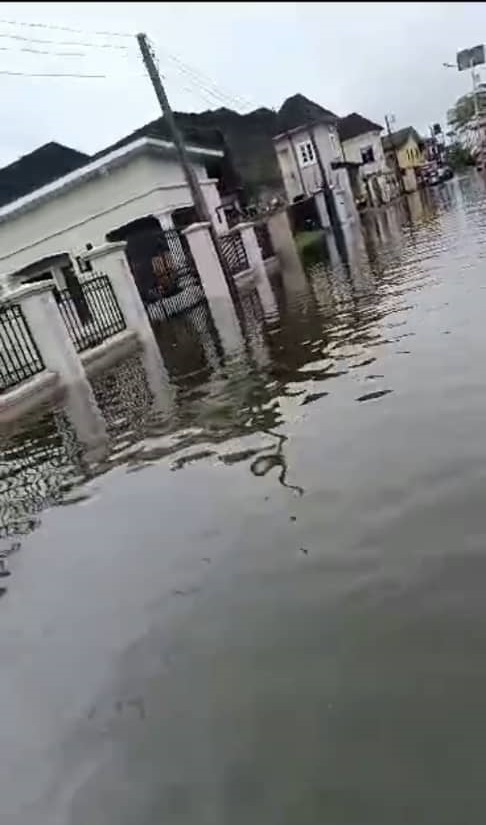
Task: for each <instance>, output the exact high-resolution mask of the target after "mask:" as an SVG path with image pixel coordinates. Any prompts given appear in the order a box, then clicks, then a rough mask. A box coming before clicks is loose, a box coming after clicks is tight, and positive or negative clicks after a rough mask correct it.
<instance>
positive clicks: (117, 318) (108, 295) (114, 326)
mask: <svg viewBox="0 0 486 825" xmlns="http://www.w3.org/2000/svg"><path fill="white" fill-rule="evenodd" d="M81 290H82V303H81V304H79V303H78V305H77V306H76V301H75V300H74V299H73V297H72V296H71V293H70V292H69V290H67V289H62V290H59V291H58V292H57V301H58V305H59V311H60V313H61V315H62V318H63V320H64V323H65V324H66V328H67V330H68V332H69V335H70V337H71V340H72V341H73V343H74V346H75V347H76V350H77V351H78V352H83V351H84V350H87V349H90V348H91V347H94V346H96V345H97V344H101V343H102V342H103V341H105V340H106V339H107V338H110V337H111V336H112V335H115V334H116V333H117V332H122V331H123V330H124V329H125V327H126V324H125V319H124V317H123V314H122V312H121V310H120V307H119V306H118V301H117V300H116V297H115V294H114V292H113V289H112V286H111V284H110V280H109V278H108V277H107V275H97V276H96V277H94V278H91V279H90V280H89V281H85V282H84V283H82V284H81Z"/></svg>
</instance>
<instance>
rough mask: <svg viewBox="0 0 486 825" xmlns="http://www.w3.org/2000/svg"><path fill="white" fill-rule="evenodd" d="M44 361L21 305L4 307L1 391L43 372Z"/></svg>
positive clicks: (1, 310) (0, 341)
mask: <svg viewBox="0 0 486 825" xmlns="http://www.w3.org/2000/svg"><path fill="white" fill-rule="evenodd" d="M43 369H44V363H43V361H42V358H41V356H40V353H39V350H38V349H37V346H36V344H35V341H34V339H33V337H32V333H31V331H30V329H29V326H28V324H27V321H26V320H25V318H24V314H23V312H22V309H21V307H20V306H19V305H18V304H11V305H9V306H5V307H2V308H0V393H2V392H5V391H6V390H9V389H11V388H12V387H15V386H16V385H17V384H20V383H21V382H22V381H25V380H27V379H28V378H32V377H33V376H34V375H37V373H39V372H42V370H43Z"/></svg>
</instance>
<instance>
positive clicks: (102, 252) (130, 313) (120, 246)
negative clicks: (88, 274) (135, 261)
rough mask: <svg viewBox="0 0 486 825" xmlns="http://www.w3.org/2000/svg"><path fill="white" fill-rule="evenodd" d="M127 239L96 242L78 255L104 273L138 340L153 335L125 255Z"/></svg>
mask: <svg viewBox="0 0 486 825" xmlns="http://www.w3.org/2000/svg"><path fill="white" fill-rule="evenodd" d="M126 245H127V244H126V241H117V242H115V243H105V244H102V245H101V246H96V247H94V248H93V249H90V250H88V251H86V252H83V254H82V255H81V257H82V258H83V260H86V261H90V262H91V263H92V264H93V269H94V270H98V269H99V271H100V273H102V274H104V275H107V276H108V278H109V280H110V284H111V285H112V287H113V292H114V293H115V296H116V299H117V301H118V304H119V306H120V309H121V311H122V313H123V316H124V318H125V322H126V325H127V329H131V330H133V331H134V332H135V333H136V334H137V335H138V337H139V338H140V340H142V341H147V340H149V341H150V340H151V339H153V337H154V335H153V332H152V327H151V325H150V321H149V319H148V317H147V313H146V311H145V307H144V305H143V301H142V299H141V297H140V293H139V291H138V288H137V285H136V283H135V279H134V277H133V275H132V273H131V271H130V267H129V265H128V261H127V258H126V255H125V249H126Z"/></svg>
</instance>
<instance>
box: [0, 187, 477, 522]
mask: <svg viewBox="0 0 486 825" xmlns="http://www.w3.org/2000/svg"><path fill="white" fill-rule="evenodd" d="M458 191H459V192H460V195H458V194H457V193H458ZM477 192H478V184H477V182H475V181H473V182H471V181H466V182H457V181H453V182H452V184H450V185H448V187H447V189H444V188H442V189H441V190H437V192H434V193H414V194H413V195H411V196H408V197H407V198H406V199H404V200H402V201H401V202H399V203H396V204H391V205H390V206H389V207H388V208H386V209H382V210H377V211H376V212H374V213H371V214H367V215H366V216H365V217H364V219H363V221H362V223H361V224H357V225H353V226H351V227H347V228H346V231H345V233H344V241H345V245H346V251H345V254H344V256H343V255H339V254H338V252H337V249H336V248H335V244H333V240H332V236H329V235H327V236H323V237H322V239H321V240H320V241H319V245H318V246H317V252H316V255H315V256H314V257H313V256H312V255H311V256H310V257H307V258H306V261H305V265H303V264H302V262H301V260H300V259H299V257H298V255H297V253H295V255H294V254H293V253H292V254H290V251H288V250H287V253H286V254H287V261H286V263H287V265H286V267H285V269H284V270H283V271H282V272H281V273H280V274H279V277H278V278H277V279H274V280H273V284H272V295H273V294H274V293H275V296H276V301H273V300H272V301H271V302H270V303H271V306H270V304H267V305H265V297H266V298H268V294H266V295H265V296H263V298H264V301H263V303H262V294H261V289H259V288H258V285H255V284H253V285H252V284H251V283H250V284H247V285H243V286H242V287H241V308H242V313H243V318H242V321H243V323H242V325H241V324H240V323H239V322H238V320H237V319H236V315H235V313H234V312H233V311H229V310H228V306H227V305H226V304H225V306H221V308H220V309H221V311H220V312H219V313H217V316H218V317H217V318H215V315H214V307H212V309H211V312H210V311H209V309H208V307H206V306H205V305H201V306H199V307H196V308H194V309H193V310H191V311H190V312H188V313H186V314H184V315H182V316H179V317H177V318H174V319H173V320H172V321H171V322H170V323H161V324H158V325H156V326H155V329H154V332H155V336H156V339H157V343H158V347H159V349H157V351H156V352H155V351H150V349H147V348H145V349H142V350H140V351H138V352H135V353H133V354H132V355H131V356H130V357H129V358H127V359H126V360H124V361H123V362H121V363H119V364H117V365H116V366H114V367H113V368H111V369H110V370H108V371H106V372H104V373H102V374H100V375H98V376H96V377H95V378H93V380H92V388H93V393H94V398H95V399H96V404H95V405H93V403H92V402H91V401H90V400H89V399H87V398H85V397H84V396H83V394H82V393H81V394H78V395H76V394H74V395H72V396H71V397H70V398H68V399H67V400H66V401H65V403H64V404H61V405H60V406H59V407H58V408H57V409H54V410H44V411H43V412H42V414H41V415H37V416H36V417H31V418H30V419H27V420H25V421H23V422H20V423H19V424H18V425H17V426H16V427H14V428H11V429H7V430H6V431H5V432H4V433H2V448H3V449H2V465H1V467H2V478H1V483H2V493H3V495H2V504H1V525H2V526H1V530H2V535H4V536H6V535H15V534H17V533H23V532H25V531H26V530H30V529H32V528H33V527H34V526H35V525H36V524H37V523H38V522H37V518H38V517H37V515H36V514H37V513H39V512H41V511H42V509H43V508H44V507H46V506H48V505H51V504H53V503H58V502H61V501H62V500H63V498H65V497H66V495H67V493H69V494H70V495H71V496H73V495H74V493H73V492H72V490H73V489H75V488H76V487H79V488H80V489H81V488H82V485H83V483H84V482H85V481H86V480H87V479H90V478H92V477H93V476H94V475H98V474H100V473H105V472H107V471H108V470H109V469H111V468H113V467H115V466H125V467H126V468H127V470H128V471H130V472H134V471H135V470H140V469H143V468H144V467H146V466H148V465H149V464H152V463H154V462H159V461H161V460H164V459H167V458H169V457H171V456H174V455H176V454H177V456H178V458H177V459H176V460H175V461H173V463H172V468H173V469H182V468H184V467H186V466H187V465H188V464H192V463H194V462H197V461H203V460H205V459H209V458H210V457H212V456H214V455H216V456H218V455H220V456H221V458H222V460H224V461H225V462H230V461H233V462H236V461H247V462H248V464H249V471H250V472H251V473H252V474H253V475H254V476H259V477H262V476H264V475H266V474H267V473H268V472H269V471H270V470H271V469H273V468H276V469H277V474H276V477H277V479H278V481H279V482H280V484H282V485H283V486H287V487H289V488H290V489H291V490H293V491H294V492H298V493H301V492H302V490H303V488H302V487H301V486H300V485H298V484H289V483H288V481H287V472H288V471H287V464H286V459H285V453H284V446H285V444H286V442H287V440H288V437H289V436H288V434H287V433H286V432H285V430H286V429H288V425H289V424H291V423H292V421H295V420H298V419H299V417H300V416H301V415H302V412H301V409H300V408H301V407H303V406H308V405H311V404H325V399H326V397H327V396H328V395H329V392H330V391H331V383H332V382H333V381H335V380H336V379H338V378H341V379H344V378H345V377H352V376H356V375H357V374H358V373H359V374H362V379H361V380H362V381H368V382H372V383H376V382H380V381H382V380H383V372H382V370H378V369H376V368H375V366H373V368H372V369H369V368H370V367H371V366H372V365H373V364H374V362H375V361H377V360H379V359H380V357H381V356H382V354H383V352H384V349H383V348H384V347H386V346H389V345H394V344H398V343H399V342H401V341H402V340H403V339H404V338H410V337H413V335H414V331H413V330H410V329H408V328H407V324H406V318H405V317H404V313H406V312H407V310H408V309H409V308H410V291H411V289H412V288H413V291H414V292H416V291H417V290H420V289H422V288H423V287H424V286H425V285H426V284H427V283H428V282H429V280H428V279H429V277H430V274H429V273H428V272H427V273H426V272H425V269H426V267H425V266H422V264H421V262H420V260H419V258H420V259H423V257H424V250H425V255H426V256H427V255H428V254H431V255H434V254H436V251H437V243H438V241H437V238H438V237H439V236H440V229H441V226H442V225H443V221H444V220H445V219H446V216H447V213H448V210H449V208H450V201H451V200H452V199H454V198H455V201H454V202H455V203H457V197H460V198H462V199H463V200H464V203H466V204H467V203H469V202H473V199H474V198H477ZM454 193H456V194H454ZM417 250H419V252H418V253H417V252H416V251H417ZM289 256H290V257H289ZM409 352H410V350H408V349H405V348H403V345H402V349H401V350H397V353H403V354H407V353H409ZM160 353H162V355H163V360H162V359H161V358H160ZM353 380H354V378H353ZM328 384H329V385H330V386H329V388H328ZM332 390H334V384H332ZM390 392H391V388H389V387H386V386H379V387H373V386H372V387H371V388H369V389H367V390H366V391H364V390H363V391H362V392H358V393H354V399H355V400H357V401H360V402H362V401H363V400H376V399H379V398H381V397H383V396H385V395H386V394H389V393H390ZM252 434H259V435H260V436H261V437H262V438H263V439H265V437H268V435H271V436H272V437H273V438H274V439H276V444H275V445H274V446H273V447H271V448H270V449H269V448H268V444H264V445H263V446H259V447H256V448H255V447H251V448H244V449H241V450H238V449H236V450H232V451H231V453H230V454H229V455H230V457H228V456H227V455H226V456H225V451H224V450H223V449H220V450H219V451H218V445H221V446H222V445H223V444H224V442H225V441H228V440H234V439H235V438H236V439H238V438H239V439H244V438H247V437H249V436H250V435H252ZM231 456H233V458H231ZM71 500H72V498H71Z"/></svg>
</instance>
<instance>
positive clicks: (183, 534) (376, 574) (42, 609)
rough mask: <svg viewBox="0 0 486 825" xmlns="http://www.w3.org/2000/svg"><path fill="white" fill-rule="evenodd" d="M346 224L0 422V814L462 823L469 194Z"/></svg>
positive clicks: (480, 478) (482, 284)
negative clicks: (90, 433) (222, 315)
mask: <svg viewBox="0 0 486 825" xmlns="http://www.w3.org/2000/svg"><path fill="white" fill-rule="evenodd" d="M348 241H349V243H348V258H349V259H348V262H347V265H346V266H343V265H339V264H338V263H337V262H336V261H335V260H333V263H330V262H328V261H327V260H325V259H324V256H321V255H320V251H319V250H314V251H313V253H312V254H309V255H308V260H307V262H306V271H305V274H304V272H295V273H285V272H284V273H282V275H281V278H279V279H278V283H276V287H275V290H276V298H277V309H276V311H274V312H267V313H265V312H264V311H263V309H262V307H261V305H260V304H259V302H258V299H257V296H256V294H255V293H253V292H252V291H251V289H250V288H249V287H248V288H246V289H244V288H243V294H242V308H243V315H244V323H243V328H244V329H243V332H244V334H242V336H241V341H240V342H238V341H235V342H234V346H233V347H232V349H231V351H228V349H226V350H225V347H224V345H222V344H221V342H220V341H219V340H218V338H217V336H216V335H215V331H214V329H213V327H212V324H211V321H210V319H209V318H208V316H207V313H206V310H205V309H204V308H203V307H199V308H198V309H197V310H195V311H194V312H193V313H192V314H190V315H189V316H187V317H186V318H179V319H177V320H174V321H171V322H170V323H168V324H166V325H165V326H159V328H158V329H157V335H158V337H159V341H160V346H161V351H162V353H163V357H164V360H165V363H166V366H167V370H168V373H169V376H170V378H171V381H170V385H169V386H167V387H165V388H163V389H161V390H160V392H159V393H158V394H155V397H154V389H153V386H151V378H150V376H149V375H147V371H146V369H145V368H144V365H143V363H142V361H141V359H140V357H139V356H138V355H137V353H135V354H133V355H131V356H130V357H129V358H127V359H126V360H125V361H123V362H121V363H119V364H118V365H116V366H115V367H113V368H111V369H110V370H109V371H107V372H105V373H103V374H99V375H98V376H96V377H95V378H94V379H93V389H94V392H95V396H96V399H97V402H98V405H99V408H100V410H101V412H102V414H103V417H104V418H105V420H106V428H107V434H108V437H107V439H106V438H105V439H100V440H99V441H97V440H96V439H93V441H92V443H91V444H90V445H89V447H88V448H86V446H83V444H82V443H81V441H80V439H79V434H77V432H76V427H75V426H74V425H73V421H72V420H71V419H70V417H69V415H67V414H66V411H65V410H64V409H63V408H62V405H59V408H58V409H56V410H51V409H45V410H43V411H41V412H40V413H39V412H38V413H37V414H36V415H35V416H32V417H30V418H29V419H26V420H24V421H22V422H21V424H17V425H16V426H15V427H14V426H13V425H10V426H9V428H8V429H5V430H4V431H3V432H2V433H1V434H0V448H1V464H0V491H1V504H0V530H1V533H0V536H1V540H0V544H1V546H2V547H5V548H6V549H7V550H12V552H11V555H10V558H9V567H10V570H11V573H12V575H11V576H10V578H8V579H5V580H2V582H1V584H2V585H3V586H5V587H7V588H8V589H7V592H6V593H5V594H4V595H3V597H2V598H0V663H1V679H0V708H1V709H2V719H1V723H0V748H1V762H0V766H1V768H0V811H1V813H0V820H1V822H2V825H4V823H5V825H155V824H156V823H157V824H158V823H164V825H249V823H252V825H277V824H278V825H324V823H326V825H327V823H329V825H358V823H359V825H408V823H414V825H431V823H433V822H437V823H440V825H458V823H476V822H481V820H482V818H483V816H484V812H485V809H486V788H485V787H484V782H483V778H482V773H483V771H482V769H481V764H482V756H481V754H482V752H483V740H484V734H485V733H486V723H485V722H484V721H482V720H484V719H485V718H486V717H485V713H484V705H485V696H486V600H485V597H484V591H485V582H486V508H485V492H486V440H485V438H484V420H485V411H486V381H485V369H484V362H485V352H486V322H485V318H486V310H485V307H486V190H485V189H484V185H483V184H482V182H481V181H480V180H479V178H476V177H473V176H471V177H469V178H464V179H461V180H453V181H451V182H450V183H448V184H446V185H444V186H441V187H437V188H436V189H434V190H431V191H428V192H425V193H424V194H422V195H419V194H416V195H415V196H410V197H409V199H408V201H407V203H406V204H403V205H394V206H392V207H389V208H388V209H387V210H383V211H382V212H380V213H379V214H377V215H376V216H369V217H367V218H366V221H365V222H364V224H363V232H362V234H360V235H358V234H357V233H355V234H354V235H353V236H352V237H350V238H349V239H348ZM314 253H315V254H314ZM331 257H332V256H331Z"/></svg>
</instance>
